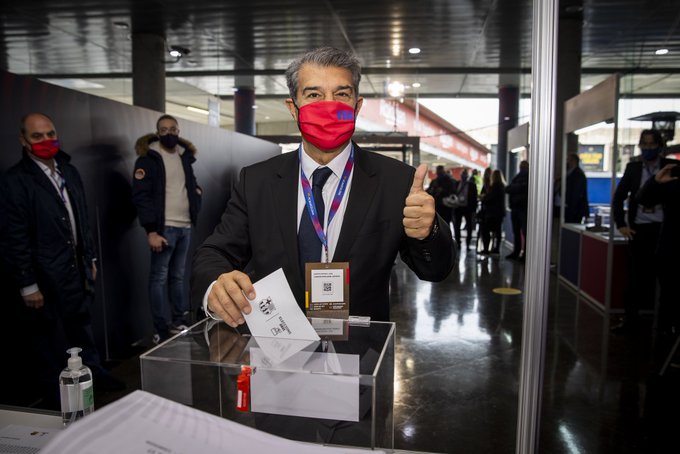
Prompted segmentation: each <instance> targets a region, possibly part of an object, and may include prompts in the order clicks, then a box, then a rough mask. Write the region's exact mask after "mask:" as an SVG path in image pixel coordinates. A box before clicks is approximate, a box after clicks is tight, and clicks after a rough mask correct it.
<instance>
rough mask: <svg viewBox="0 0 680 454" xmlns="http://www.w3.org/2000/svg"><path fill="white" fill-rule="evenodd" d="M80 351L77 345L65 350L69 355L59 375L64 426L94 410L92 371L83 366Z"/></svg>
mask: <svg viewBox="0 0 680 454" xmlns="http://www.w3.org/2000/svg"><path fill="white" fill-rule="evenodd" d="M81 351H82V349H80V348H78V347H75V348H69V349H68V350H66V353H68V354H70V355H71V357H70V358H69V359H68V367H67V368H66V369H64V370H63V371H61V374H60V375H59V392H60V394H61V417H62V421H63V423H64V427H66V426H68V425H69V424H71V423H72V422H73V421H76V420H78V419H80V418H82V417H84V416H86V415H89V414H90V413H92V412H93V411H94V394H93V389H92V371H91V370H90V369H89V368H88V367H87V366H83V360H82V358H81V357H80V356H78V353H80V352H81Z"/></svg>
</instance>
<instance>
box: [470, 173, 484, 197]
mask: <svg viewBox="0 0 680 454" xmlns="http://www.w3.org/2000/svg"><path fill="white" fill-rule="evenodd" d="M471 178H472V181H473V182H474V183H475V187H476V188H477V194H479V193H480V192H482V186H483V185H484V181H483V178H482V176H481V175H480V174H479V170H477V169H472V177H471Z"/></svg>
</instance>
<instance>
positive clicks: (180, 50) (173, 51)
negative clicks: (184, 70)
mask: <svg viewBox="0 0 680 454" xmlns="http://www.w3.org/2000/svg"><path fill="white" fill-rule="evenodd" d="M190 52H191V51H190V50H189V49H187V48H186V47H182V46H170V56H171V57H174V58H176V59H178V60H179V59H180V58H182V56H183V55H188V54H189V53H190Z"/></svg>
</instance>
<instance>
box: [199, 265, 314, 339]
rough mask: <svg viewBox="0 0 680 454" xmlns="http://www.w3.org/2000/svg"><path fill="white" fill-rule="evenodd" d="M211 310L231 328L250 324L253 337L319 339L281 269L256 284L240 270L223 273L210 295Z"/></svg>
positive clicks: (209, 304) (209, 306) (209, 307)
mask: <svg viewBox="0 0 680 454" xmlns="http://www.w3.org/2000/svg"><path fill="white" fill-rule="evenodd" d="M246 295H247V296H248V298H247V299H246ZM248 300H250V302H249V301H248ZM251 302H252V304H251ZM208 309H210V310H211V311H213V312H214V313H215V314H216V315H218V316H219V317H220V318H222V320H224V321H225V322H226V323H227V324H229V325H230V326H232V327H236V326H238V325H240V324H243V322H245V321H247V322H248V327H249V328H250V332H251V334H252V335H253V336H260V337H275V338H279V339H281V338H284V339H300V340H319V336H318V335H317V334H316V332H315V331H314V328H313V327H312V325H311V324H310V323H309V321H308V320H307V317H306V316H305V314H303V313H302V310H301V309H300V307H299V306H298V304H297V302H296V301H295V296H294V295H293V292H292V291H291V289H290V286H289V285H288V281H287V280H286V275H285V274H284V273H283V270H282V269H281V268H279V269H278V270H276V271H274V272H273V273H271V274H270V275H268V276H266V277H264V278H262V279H260V280H259V281H258V282H257V283H256V284H254V285H253V284H252V283H251V281H250V278H249V277H248V276H247V275H246V274H245V273H242V272H240V271H232V272H230V273H225V274H222V275H221V276H220V277H219V278H218V279H217V281H216V282H215V284H214V285H213V287H212V290H211V291H210V294H209V295H208Z"/></svg>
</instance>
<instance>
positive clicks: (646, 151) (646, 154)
mask: <svg viewBox="0 0 680 454" xmlns="http://www.w3.org/2000/svg"><path fill="white" fill-rule="evenodd" d="M640 151H641V152H642V159H644V160H645V161H653V160H655V159H656V158H657V156H659V153H661V148H659V147H657V148H641V149H640Z"/></svg>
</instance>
